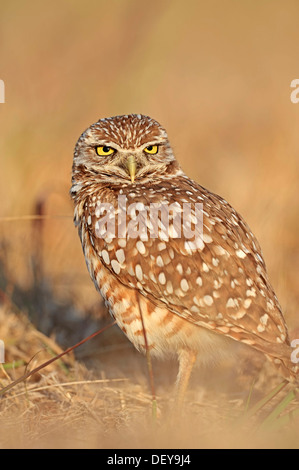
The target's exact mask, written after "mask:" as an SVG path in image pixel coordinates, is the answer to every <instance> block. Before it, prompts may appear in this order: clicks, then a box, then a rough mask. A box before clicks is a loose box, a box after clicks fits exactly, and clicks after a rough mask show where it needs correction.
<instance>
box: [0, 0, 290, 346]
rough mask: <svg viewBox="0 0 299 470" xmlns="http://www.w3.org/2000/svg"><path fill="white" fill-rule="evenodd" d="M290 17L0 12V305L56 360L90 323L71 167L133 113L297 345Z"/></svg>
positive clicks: (19, 7) (252, 9) (237, 9)
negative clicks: (228, 221) (168, 150)
mask: <svg viewBox="0 0 299 470" xmlns="http://www.w3.org/2000/svg"><path fill="white" fill-rule="evenodd" d="M298 17H299V4H298V2H297V1H296V0H294V1H292V0H287V1H284V2H282V1H270V0H263V1H258V0H251V1H249V0H244V1H242V2H240V1H236V0H234V1H233V0H214V1H210V2H205V1H198V0H189V1H188V2H182V0H159V1H158V0H151V1H150V2H149V1H145V0H123V1H119V0H109V1H108V0H87V1H84V2H83V1H81V2H80V1H71V0H63V1H61V0H60V1H58V0H53V1H51V2H39V1H37V0H29V1H27V2H22V1H18V0H16V1H12V2H5V1H3V0H2V1H1V16H0V79H2V80H4V82H5V103H4V104H0V201H1V203H0V250H1V251H0V294H1V295H0V302H2V303H5V302H11V303H12V304H13V305H14V308H17V309H19V310H20V311H22V312H23V313H25V314H26V315H28V316H29V318H30V320H31V321H32V322H33V323H34V324H35V325H36V326H37V327H38V328H39V329H40V330H41V331H43V332H44V333H46V334H47V335H50V334H54V335H55V337H56V338H58V339H59V341H60V343H61V344H62V345H63V346H68V345H70V341H72V340H73V339H78V340H79V339H81V338H82V334H83V332H84V333H86V332H91V331H92V329H93V323H92V321H91V320H90V322H89V320H86V321H85V320H84V319H86V318H91V319H92V318H95V319H96V318H97V317H98V316H99V315H102V314H103V315H105V310H104V308H103V306H102V303H101V300H100V298H99V295H98V294H97V293H96V291H95V289H94V287H93V285H92V282H91V281H90V279H89V275H88V273H87V270H86V266H85V262H84V257H83V254H82V252H81V245H80V242H79V239H78V235H77V233H76V230H75V228H74V226H73V222H72V212H73V208H72V203H71V200H70V197H69V189H70V178H71V166H72V153H73V148H74V145H75V143H76V140H77V139H78V137H79V136H80V134H81V133H82V132H83V131H84V130H85V129H86V128H87V127H88V126H89V125H90V124H91V123H93V122H95V121H97V120H98V119H99V118H103V117H108V116H113V115H118V114H128V113H142V114H147V115H150V116H151V117H153V118H155V119H156V120H158V121H159V122H160V123H161V124H162V125H163V126H164V127H165V128H166V129H167V131H168V135H169V138H170V141H171V143H172V146H173V148H174V151H175V154H176V157H177V159H178V160H179V161H180V163H181V165H182V167H183V168H184V170H185V171H186V173H187V174H188V175H190V176H191V177H192V178H193V179H195V180H197V181H198V182H199V183H200V184H201V185H203V186H205V187H207V188H208V189H210V190H212V191H213V192H216V193H218V194H220V195H221V196H223V197H224V198H225V199H226V200H228V201H229V202H230V203H231V204H232V205H233V206H234V207H235V208H236V209H237V210H238V211H239V212H240V213H241V214H242V215H243V216H244V218H245V219H246V221H247V222H248V224H249V225H250V227H251V229H252V231H253V232H254V233H255V235H256V236H257V238H258V240H259V241H260V244H261V246H262V249H263V253H264V257H265V260H266V264H267V265H268V270H269V274H270V279H271V282H272V284H273V286H274V288H275V290H276V293H277V295H278V298H279V300H280V302H281V304H282V307H283V311H284V313H285V317H286V320H287V323H288V325H289V328H290V331H291V332H292V331H296V328H298V326H299V319H298V303H299V276H298V269H299V237H298V230H299V217H298V215H299V198H298V183H299V140H298V129H299V103H298V104H294V103H292V102H291V100H290V94H291V91H292V89H291V88H290V83H291V81H292V80H293V79H295V78H299V63H298V57H299V29H298ZM30 215H46V216H47V217H48V218H47V219H46V220H43V221H33V220H31V219H30V218H26V217H25V218H24V216H30ZM81 321H83V323H84V321H85V323H84V324H85V330H84V328H83V329H82V328H80V329H78V327H77V326H76V325H78V324H79V323H78V322H81ZM74 332H75V334H74ZM71 333H72V335H73V336H71ZM292 334H293V333H292ZM294 334H295V333H294ZM59 335H60V336H59ZM124 341H126V340H125V339H124Z"/></svg>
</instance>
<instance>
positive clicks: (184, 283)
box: [180, 279, 189, 292]
mask: <svg viewBox="0 0 299 470" xmlns="http://www.w3.org/2000/svg"><path fill="white" fill-rule="evenodd" d="M180 286H181V289H182V291H184V292H187V291H188V290H189V284H188V281H187V280H186V279H182V280H181V283H180Z"/></svg>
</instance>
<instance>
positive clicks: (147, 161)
mask: <svg viewBox="0 0 299 470" xmlns="http://www.w3.org/2000/svg"><path fill="white" fill-rule="evenodd" d="M100 145H105V146H107V147H109V148H110V147H111V148H112V149H114V153H113V154H112V155H109V156H99V155H97V152H96V151H95V148H96V147H97V146H100ZM149 145H158V152H157V153H156V154H154V155H148V154H146V153H145V152H144V149H145V147H147V146H149ZM130 155H133V156H134V158H135V161H136V177H135V181H134V183H132V181H131V179H130V175H129V173H128V169H127V160H128V157H129V156H130ZM71 195H72V197H73V199H74V203H75V224H76V226H77V227H78V230H79V235H80V238H81V242H82V246H83V250H84V255H85V259H86V263H87V266H88V269H89V272H90V275H91V277H92V279H93V281H94V283H95V285H96V287H97V289H98V290H99V291H100V292H101V294H102V296H103V298H104V299H105V301H106V304H107V306H108V308H109V311H110V313H111V314H112V315H113V317H114V318H115V319H116V321H117V323H118V325H119V326H120V328H122V330H123V331H124V333H125V334H126V335H127V337H128V338H129V339H130V341H132V343H133V344H134V345H135V346H136V348H138V349H139V350H144V335H143V329H142V322H141V318H140V308H141V310H142V315H143V319H144V325H145V329H146V335H147V340H148V346H149V348H150V351H151V352H152V353H153V354H155V355H164V354H167V353H170V354H173V353H176V354H178V357H179V360H180V373H179V378H178V381H179V382H180V381H184V379H183V377H184V370H183V369H184V367H185V364H186V357H187V358H188V357H190V358H191V359H192V358H194V357H195V356H196V355H197V354H198V356H199V359H201V358H202V360H209V358H211V359H213V360H214V359H215V358H217V356H219V355H221V354H222V351H225V350H226V349H227V348H229V347H230V345H231V343H232V341H231V339H233V340H236V341H238V342H241V343H244V344H247V345H249V346H251V347H253V348H255V349H257V350H259V351H262V352H263V353H264V354H265V355H266V356H267V357H269V358H271V359H273V360H274V362H276V363H277V364H279V365H280V366H281V368H282V372H283V373H284V375H285V376H292V375H294V374H295V373H296V368H295V365H294V364H292V363H291V361H290V355H291V348H290V345H289V338H288V332H287V328H286V324H285V321H284V318H283V315H282V312H281V308H280V305H279V302H278V300H277V297H276V295H275V293H274V291H273V289H272V287H271V285H270V283H269V280H268V275H267V271H266V266H265V263H264V260H263V257H262V254H261V249H260V246H259V244H258V242H257V240H256V238H255V237H254V235H253V234H252V232H251V231H250V229H249V227H248V226H247V224H246V222H245V221H244V220H243V218H242V217H241V216H240V215H239V214H238V213H237V212H236V211H235V210H234V209H233V208H232V207H231V206H230V204H228V203H227V202H226V201H225V200H224V199H222V198H221V197H220V196H218V195H216V194H213V193H211V192H210V191H208V190H207V189H205V188H203V187H202V186H200V185H199V184H198V183H196V182H194V181H192V180H191V179H190V178H188V177H187V176H186V175H185V174H184V173H183V171H182V169H181V168H180V166H179V164H178V163H177V161H176V160H175V157H174V156H173V152H172V149H171V147H170V144H169V142H168V138H167V134H166V131H165V130H164V129H163V128H162V127H161V126H160V125H159V124H158V123H157V122H156V121H154V120H153V119H151V118H149V117H147V116H141V115H129V116H117V117H114V118H108V119H101V120H99V121H98V122H97V123H95V124H93V125H92V126H91V127H90V128H89V129H87V130H86V131H85V132H84V133H83V134H82V136H81V137H80V138H79V140H78V142H77V145H76V148H75V154H74V163H73V177H72V189H71ZM120 195H121V196H122V198H123V201H125V208H126V209H127V210H126V213H125V218H126V226H127V231H125V232H122V233H121V237H120V238H119V237H118V236H117V235H118V234H117V233H116V236H115V238H113V237H112V236H110V234H107V235H106V236H104V237H102V236H99V231H98V229H99V225H97V224H98V223H99V220H100V219H101V217H102V213H101V209H100V208H101V205H102V204H103V203H110V204H112V206H113V207H114V208H115V210H116V212H115V213H114V214H113V215H111V218H112V219H113V220H114V221H116V222H117V221H118V220H119V218H120V208H119V196H120ZM184 202H185V203H189V204H191V205H192V204H193V205H194V204H195V203H201V204H202V213H201V216H202V222H203V233H202V238H201V239H200V240H197V241H194V240H192V239H187V238H186V237H185V236H184V234H183V236H181V237H179V238H174V237H173V232H174V230H177V229H178V227H177V226H176V225H174V226H173V221H174V217H172V218H171V219H170V222H169V227H166V228H165V227H164V231H163V230H162V231H161V233H162V235H163V236H161V233H160V236H159V237H156V238H151V237H149V236H147V235H146V234H143V235H142V236H140V235H139V236H138V237H137V238H132V237H130V236H129V234H128V226H129V223H130V222H132V221H133V222H134V221H135V222H136V217H137V215H138V213H140V211H142V210H144V208H148V207H149V206H150V204H153V203H159V204H161V203H165V204H178V205H180V206H182V205H183V203H184ZM132 203H136V210H135V212H134V210H133V211H131V212H130V211H128V206H129V205H130V204H132ZM138 204H139V205H138ZM123 208H124V207H123ZM136 211H137V212H136ZM138 211H139V212H138ZM192 214H194V212H192ZM149 227H150V224H149V223H148V224H147V228H149ZM159 228H160V229H161V228H163V227H161V225H160V227H159ZM192 361H193V359H192ZM192 361H191V362H192ZM190 370H191V367H190ZM185 375H187V376H188V375H189V372H188V373H187V374H185ZM186 380H188V377H187V379H186ZM183 388H184V386H183Z"/></svg>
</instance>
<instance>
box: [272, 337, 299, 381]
mask: <svg viewBox="0 0 299 470" xmlns="http://www.w3.org/2000/svg"><path fill="white" fill-rule="evenodd" d="M267 357H268V358H269V359H270V360H271V361H272V362H273V363H274V364H275V366H276V367H277V368H278V371H279V372H280V374H281V375H282V376H283V377H284V378H285V379H286V380H287V381H288V382H290V383H292V384H294V385H295V386H298V387H299V361H298V363H296V361H295V359H296V358H295V355H294V349H292V348H291V346H290V347H289V353H287V354H284V355H283V356H282V357H277V356H272V355H269V354H267Z"/></svg>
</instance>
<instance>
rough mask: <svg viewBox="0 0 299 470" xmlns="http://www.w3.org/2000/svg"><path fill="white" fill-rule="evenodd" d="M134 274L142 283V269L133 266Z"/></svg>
mask: <svg viewBox="0 0 299 470" xmlns="http://www.w3.org/2000/svg"><path fill="white" fill-rule="evenodd" d="M135 274H136V277H137V279H138V280H139V281H142V279H143V271H142V268H141V266H140V264H136V266H135Z"/></svg>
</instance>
